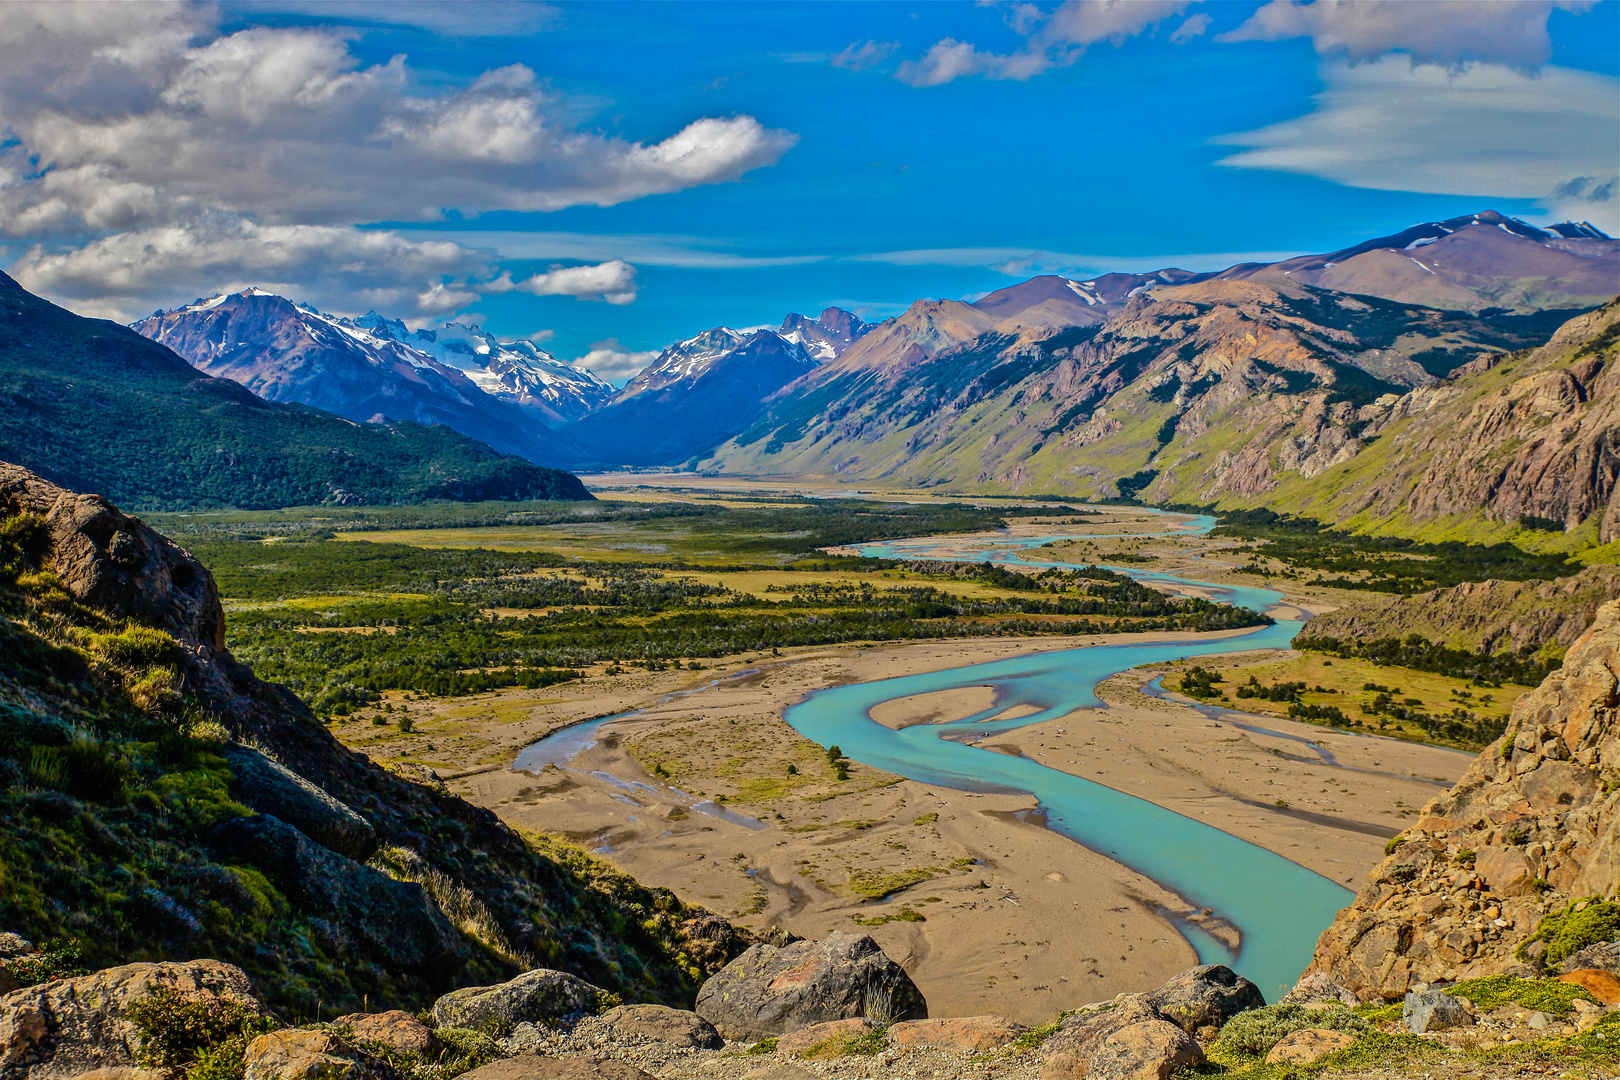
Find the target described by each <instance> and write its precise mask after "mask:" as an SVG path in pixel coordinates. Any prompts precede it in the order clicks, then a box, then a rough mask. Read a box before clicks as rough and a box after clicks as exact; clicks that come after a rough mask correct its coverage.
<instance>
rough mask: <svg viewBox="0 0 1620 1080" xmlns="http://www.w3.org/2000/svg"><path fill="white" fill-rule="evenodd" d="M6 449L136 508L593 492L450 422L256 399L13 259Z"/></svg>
mask: <svg viewBox="0 0 1620 1080" xmlns="http://www.w3.org/2000/svg"><path fill="white" fill-rule="evenodd" d="M0 461H11V462H15V463H17V464H19V465H22V466H24V467H25V468H29V469H32V470H34V471H36V472H38V473H39V474H40V475H41V476H44V477H46V478H48V479H50V480H52V481H54V482H56V483H59V484H62V485H63V486H64V487H68V488H72V489H73V490H76V491H93V492H98V493H100V494H103V495H106V496H107V497H109V498H111V499H114V500H116V501H118V502H120V503H122V504H124V505H127V506H129V507H130V508H131V509H141V510H150V509H182V508H187V507H217V506H238V507H247V508H258V507H281V506H300V505H313V504H318V503H332V502H347V503H364V504H376V503H398V502H421V501H423V500H425V499H454V500H463V499H589V498H590V497H591V496H590V495H589V493H587V492H586V491H585V489H584V487H583V486H582V485H581V484H580V482H579V480H578V478H576V477H574V476H573V475H571V474H569V473H566V472H561V471H559V470H556V469H546V468H542V467H540V466H537V465H534V464H532V463H530V462H528V461H524V460H523V459H521V458H515V457H507V456H505V455H502V454H498V453H496V452H495V451H494V450H491V449H490V448H489V447H487V446H485V445H484V444H483V443H479V442H474V441H473V440H471V439H469V438H466V437H465V436H463V435H458V434H457V433H455V432H454V431H451V430H450V429H449V428H445V427H423V426H421V425H419V424H408V423H399V424H389V425H386V426H384V425H380V424H355V423H351V422H350V421H348V420H344V419H341V418H339V417H336V416H333V415H331V414H330V413H324V412H320V411H319V410H316V409H310V408H306V407H304V406H300V405H281V404H272V403H269V402H266V401H263V400H261V399H260V398H257V397H255V396H254V395H253V394H251V393H249V392H248V391H247V390H245V389H243V388H242V387H241V386H239V385H238V384H236V383H234V382H230V381H229V380H225V379H213V378H209V377H207V376H205V375H202V374H200V373H199V372H197V371H196V370H195V369H194V368H192V367H191V365H189V364H187V363H186V362H185V361H184V360H182V359H181V358H180V357H178V356H176V355H175V354H174V353H172V352H170V351H169V350H168V349H166V348H164V347H163V346H161V345H158V344H156V343H154V342H151V341H148V340H146V339H145V338H143V337H141V336H140V335H139V334H137V333H135V332H134V331H133V330H130V329H127V328H126V327H122V326H119V325H117V324H116V323H111V322H105V321H102V320H99V319H85V318H81V317H79V316H77V315H74V314H73V313H72V312H69V311H65V310H63V309H62V308H59V307H56V306H55V305H53V304H49V303H47V302H46V301H44V300H41V299H40V298H39V297H37V296H33V295H31V294H30V293H28V292H26V291H24V290H23V289H22V287H21V286H19V285H18V284H17V283H16V282H15V281H13V280H12V279H11V278H9V277H7V276H6V275H5V274H0Z"/></svg>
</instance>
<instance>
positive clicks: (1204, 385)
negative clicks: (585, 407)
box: [705, 281, 1542, 503]
mask: <svg viewBox="0 0 1620 1080" xmlns="http://www.w3.org/2000/svg"><path fill="white" fill-rule="evenodd" d="M963 307H964V306H963V305H951V304H949V303H937V304H931V305H926V306H925V305H921V304H919V305H914V306H913V308H912V310H911V311H910V312H908V313H907V316H906V317H904V318H903V319H901V320H896V322H895V323H894V324H890V325H887V326H883V327H879V328H878V329H876V330H874V331H873V332H872V333H871V334H869V335H868V336H867V337H866V338H864V339H863V340H862V341H861V342H860V343H859V344H858V345H857V346H856V347H855V348H852V349H850V350H849V352H847V353H845V354H844V356H843V357H841V358H840V359H839V360H838V361H836V362H834V363H831V364H827V365H824V366H823V367H822V368H820V369H818V370H817V371H815V372H813V373H812V374H811V375H810V376H808V377H807V378H805V379H801V380H800V381H798V382H797V383H794V384H793V385H791V386H789V387H787V388H785V389H784V390H783V391H781V392H780V393H779V394H778V395H777V398H776V399H775V400H774V401H773V402H772V403H771V408H770V410H769V412H768V413H767V414H766V415H765V416H764V417H762V418H761V419H760V420H759V421H757V422H756V423H755V424H754V425H753V426H752V427H751V428H749V429H748V430H747V431H745V432H744V433H743V434H742V435H740V436H738V437H737V438H736V439H735V440H733V441H732V442H731V443H730V444H728V445H726V446H724V447H721V448H720V449H719V450H718V451H716V452H715V454H714V455H713V456H712V458H711V460H710V461H708V462H706V463H705V464H706V466H707V467H714V468H719V469H722V470H725V471H737V472H755V473H775V474H781V473H787V474H797V475H804V474H824V475H840V476H846V477H859V478H861V479H872V480H878V479H882V480H885V481H888V482H897V483H910V484H921V485H930V486H932V485H948V486H951V487H956V488H960V489H966V490H984V489H986V488H990V489H996V488H1001V489H1005V490H1012V491H1018V490H1031V491H1043V492H1045V491H1062V492H1072V493H1074V494H1075V495H1079V496H1093V497H1107V496H1113V495H1114V494H1116V492H1117V490H1118V489H1117V487H1116V482H1117V481H1118V480H1120V479H1121V478H1126V477H1132V476H1134V475H1136V474H1139V473H1140V474H1143V477H1142V482H1146V480H1147V479H1154V478H1156V480H1157V482H1156V483H1155V484H1154V486H1153V487H1152V488H1150V489H1149V496H1148V497H1151V498H1155V499H1158V500H1160V501H1164V500H1168V499H1174V500H1176V501H1180V502H1189V503H1190V502H1210V501H1215V500H1218V499H1222V498H1228V499H1234V500H1253V501H1265V497H1266V496H1267V495H1268V493H1269V492H1271V491H1272V490H1273V489H1274V488H1275V487H1277V485H1278V484H1279V483H1280V477H1287V476H1294V477H1301V478H1307V479H1308V478H1311V477H1315V476H1317V475H1319V474H1321V473H1323V472H1325V471H1326V470H1327V469H1329V468H1332V467H1333V466H1334V465H1336V464H1338V463H1340V462H1342V461H1344V460H1347V459H1349V458H1351V457H1353V456H1355V454H1357V453H1358V452H1359V451H1360V450H1361V448H1362V442H1361V440H1360V438H1359V437H1358V436H1359V434H1360V432H1361V430H1362V429H1363V428H1365V427H1366V426H1367V425H1368V424H1370V423H1372V422H1373V421H1374V420H1375V419H1377V418H1379V417H1382V416H1384V415H1385V414H1386V413H1387V412H1388V411H1389V409H1390V407H1391V406H1392V405H1393V403H1395V402H1397V401H1399V400H1400V398H1401V396H1402V394H1404V393H1405V392H1407V391H1408V390H1410V389H1411V388H1413V387H1422V386H1427V385H1431V384H1433V383H1435V382H1437V381H1438V378H1437V376H1438V375H1439V374H1444V373H1445V372H1446V371H1449V370H1450V369H1451V367H1453V366H1455V365H1456V364H1459V363H1463V362H1465V361H1466V360H1469V359H1471V358H1474V357H1478V356H1481V355H1484V354H1486V353H1488V352H1492V351H1494V350H1495V349H1497V348H1500V347H1502V346H1503V345H1510V344H1513V343H1523V342H1526V341H1527V340H1528V341H1532V342H1538V341H1540V340H1542V339H1541V338H1540V337H1536V336H1534V334H1535V331H1534V329H1533V328H1532V327H1527V326H1525V325H1524V324H1523V323H1522V322H1521V323H1513V322H1511V321H1509V322H1503V321H1496V322H1492V321H1489V320H1481V319H1477V318H1474V317H1471V316H1467V315H1461V314H1457V313H1449V312H1442V311H1437V310H1433V309H1428V308H1421V307H1415V306H1412V305H1403V304H1395V303H1392V302H1388V301H1381V300H1375V299H1370V298H1366V297H1349V296H1344V295H1341V294H1337V293H1331V292H1326V291H1323V290H1317V289H1311V288H1308V287H1305V286H1298V285H1293V284H1290V283H1288V282H1281V283H1272V282H1259V281H1206V282H1201V283H1196V284H1190V285H1181V286H1163V287H1160V288H1157V289H1154V290H1153V291H1152V292H1150V293H1145V294H1140V295H1137V296H1136V297H1133V298H1132V299H1131V300H1130V301H1129V302H1128V303H1127V304H1126V306H1125V308H1124V310H1123V311H1122V312H1121V313H1120V314H1119V315H1117V316H1115V317H1114V318H1112V319H1110V320H1108V321H1107V322H1106V323H1104V324H1103V325H1102V326H1101V327H1097V328H1091V327H1083V328H1074V329H1070V330H1066V331H1062V332H1060V333H1057V334H1045V333H1041V332H1038V331H1028V332H1022V333H1015V332H1012V331H1013V328H1012V327H1010V326H1008V325H1007V324H1005V323H1003V324H1000V325H998V326H995V327H992V328H990V329H989V330H988V331H987V332H984V333H983V334H982V336H979V337H977V338H975V339H972V340H968V341H964V342H963V343H961V344H958V345H955V346H954V347H942V345H943V344H944V339H945V335H941V334H939V333H938V332H937V329H938V327H939V325H940V322H941V319H942V318H943V317H949V316H954V315H957V314H960V309H962V308H963ZM968 310H970V311H971V310H972V309H968ZM974 314H978V313H977V312H975V313H974ZM982 319H983V316H982V315H981V316H979V322H978V323H977V324H975V323H974V322H973V321H972V320H969V319H966V318H963V319H962V320H960V324H959V325H960V326H961V329H960V330H958V331H957V332H955V333H953V334H952V335H950V336H951V337H955V338H957V339H958V340H960V339H962V338H964V337H965V336H966V333H967V332H968V331H970V330H972V329H975V328H977V326H978V325H982ZM954 325H957V324H953V326H954ZM1138 487H1140V483H1139V484H1138Z"/></svg>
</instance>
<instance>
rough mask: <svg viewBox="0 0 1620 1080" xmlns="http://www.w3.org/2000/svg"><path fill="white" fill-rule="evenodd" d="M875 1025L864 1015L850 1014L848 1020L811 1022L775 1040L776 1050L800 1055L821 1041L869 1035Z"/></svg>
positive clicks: (814, 1047)
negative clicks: (821, 1022) (822, 1022)
mask: <svg viewBox="0 0 1620 1080" xmlns="http://www.w3.org/2000/svg"><path fill="white" fill-rule="evenodd" d="M876 1030H877V1027H876V1026H875V1025H874V1024H873V1023H872V1021H870V1020H868V1019H867V1018H866V1017H864V1016H852V1017H850V1018H849V1019H848V1020H829V1021H827V1022H826V1023H825V1024H811V1025H810V1026H809V1027H802V1028H800V1029H799V1030H798V1031H790V1032H788V1033H787V1034H786V1035H783V1036H782V1037H781V1038H779V1039H777V1040H776V1052H777V1053H779V1054H788V1055H790V1056H792V1057H800V1056H802V1055H804V1054H808V1053H809V1052H810V1051H812V1050H814V1049H816V1047H818V1046H820V1045H821V1044H822V1043H826V1042H832V1041H833V1040H837V1041H838V1042H840V1043H844V1042H848V1041H849V1040H850V1039H858V1038H860V1037H861V1036H862V1035H870V1034H872V1032H874V1031H876Z"/></svg>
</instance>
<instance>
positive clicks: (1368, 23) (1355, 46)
mask: <svg viewBox="0 0 1620 1080" xmlns="http://www.w3.org/2000/svg"><path fill="white" fill-rule="evenodd" d="M1595 2H1596V0H1445V2H1443V3H1417V2H1415V0H1313V2H1312V3H1308V4H1306V3H1300V2H1299V0H1271V2H1270V3H1268V4H1266V5H1265V6H1263V7H1261V8H1260V9H1259V10H1258V11H1256V12H1255V13H1254V14H1253V15H1251V16H1250V17H1249V19H1248V21H1247V22H1245V23H1244V24H1243V25H1242V26H1240V27H1238V28H1237V29H1236V30H1232V31H1230V32H1228V33H1225V34H1222V35H1221V36H1220V37H1218V38H1217V39H1216V40H1217V41H1282V40H1285V39H1287V38H1297V37H1308V38H1310V39H1311V43H1312V45H1314V46H1315V48H1316V51H1317V52H1318V53H1320V54H1322V55H1324V56H1334V57H1342V58H1345V59H1348V60H1350V61H1351V62H1356V61H1362V60H1371V59H1373V58H1375V57H1379V56H1382V55H1384V54H1385V53H1388V52H1393V51H1397V50H1399V51H1401V52H1404V53H1406V54H1407V55H1408V56H1409V57H1410V58H1411V62H1412V63H1413V64H1438V65H1440V66H1442V67H1446V68H1451V69H1458V68H1460V67H1461V66H1462V65H1464V64H1466V63H1467V62H1468V61H1470V60H1483V61H1487V62H1490V63H1497V64H1505V65H1507V66H1509V67H1516V68H1520V69H1523V70H1533V69H1535V68H1537V67H1539V66H1540V65H1542V64H1544V63H1546V62H1547V60H1548V59H1549V58H1550V57H1551V56H1552V39H1551V38H1550V37H1549V36H1548V34H1547V17H1548V16H1549V15H1550V14H1552V11H1553V9H1554V8H1562V9H1564V10H1566V11H1576V12H1579V11H1585V10H1587V9H1588V8H1590V7H1592V6H1593V4H1594V3H1595Z"/></svg>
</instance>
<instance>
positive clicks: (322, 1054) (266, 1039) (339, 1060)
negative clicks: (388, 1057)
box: [242, 1028, 402, 1080]
mask: <svg viewBox="0 0 1620 1080" xmlns="http://www.w3.org/2000/svg"><path fill="white" fill-rule="evenodd" d="M242 1066H243V1070H242V1080H402V1077H401V1075H400V1073H399V1072H398V1071H396V1070H395V1069H394V1068H393V1066H391V1065H389V1064H387V1063H386V1062H383V1061H381V1060H379V1059H377V1058H375V1057H372V1056H371V1055H370V1054H368V1053H366V1052H365V1051H363V1050H361V1049H359V1048H358V1047H355V1046H351V1045H350V1044H349V1043H346V1042H344V1041H343V1040H342V1039H340V1038H338V1037H337V1036H336V1035H334V1034H332V1033H331V1032H329V1031H300V1030H298V1029H297V1028H284V1029H282V1030H281V1031H272V1032H270V1033H269V1034H266V1035H260V1036H259V1037H258V1038H256V1039H254V1040H253V1041H252V1042H250V1043H248V1045H247V1050H246V1051H245V1052H244V1053H243V1055H242Z"/></svg>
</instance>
